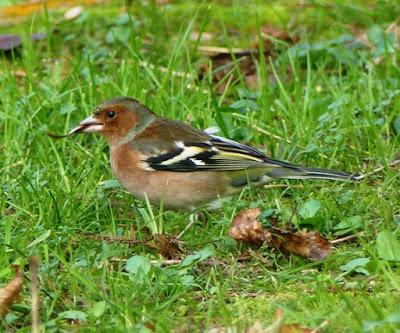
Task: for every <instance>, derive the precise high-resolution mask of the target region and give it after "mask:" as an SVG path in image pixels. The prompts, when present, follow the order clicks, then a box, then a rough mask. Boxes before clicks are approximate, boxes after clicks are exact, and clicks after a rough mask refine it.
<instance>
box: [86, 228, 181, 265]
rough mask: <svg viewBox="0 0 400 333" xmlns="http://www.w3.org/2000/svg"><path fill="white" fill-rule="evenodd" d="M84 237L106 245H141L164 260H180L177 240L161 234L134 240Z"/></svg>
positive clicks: (101, 236)
mask: <svg viewBox="0 0 400 333" xmlns="http://www.w3.org/2000/svg"><path fill="white" fill-rule="evenodd" d="M84 235H85V236H87V237H89V238H91V239H94V240H97V241H102V242H107V243H115V242H120V243H126V244H129V245H133V246H135V245H142V246H145V247H147V248H149V249H153V250H156V251H157V252H158V253H159V254H161V256H163V257H164V258H165V259H180V258H181V254H182V251H181V250H180V248H179V244H178V242H179V241H178V240H177V239H176V237H173V236H167V235H163V234H155V235H150V236H149V237H148V238H146V239H143V240H142V239H136V238H135V236H134V235H133V236H132V237H123V236H103V235H98V234H92V233H84Z"/></svg>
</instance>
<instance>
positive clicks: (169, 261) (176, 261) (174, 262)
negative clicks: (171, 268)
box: [150, 259, 182, 266]
mask: <svg viewBox="0 0 400 333" xmlns="http://www.w3.org/2000/svg"><path fill="white" fill-rule="evenodd" d="M150 262H151V263H152V264H158V263H160V261H159V260H151V261H150ZM181 262H182V259H166V260H163V261H161V265H163V266H167V265H177V264H180V263H181Z"/></svg>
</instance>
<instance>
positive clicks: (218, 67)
mask: <svg viewBox="0 0 400 333" xmlns="http://www.w3.org/2000/svg"><path fill="white" fill-rule="evenodd" d="M261 38H262V45H263V49H264V51H263V53H264V56H265V57H269V56H271V55H273V53H274V52H275V51H276V49H275V47H274V42H273V40H274V39H275V40H280V41H283V42H286V43H294V42H297V41H298V40H299V38H298V36H291V35H289V34H288V33H287V32H286V31H283V30H280V29H277V28H274V27H265V28H263V29H262V30H261ZM254 40H255V42H254V43H253V44H252V48H250V49H247V50H246V49H235V48H233V49H227V48H224V47H215V46H199V47H198V50H199V51H200V52H203V53H204V54H206V55H207V56H208V57H209V62H208V63H206V64H202V65H201V66H200V68H199V74H198V75H199V78H200V79H202V78H203V77H205V76H206V75H207V74H209V73H210V71H211V75H212V82H213V83H214V84H215V85H217V87H216V90H217V93H219V94H222V93H223V92H224V91H225V89H226V85H227V83H228V82H229V81H230V80H228V78H229V77H231V79H232V81H233V82H236V81H238V80H239V78H240V77H241V76H242V77H243V80H244V81H245V82H246V84H247V86H248V87H249V88H251V89H256V88H258V87H259V85H260V81H259V75H258V73H257V61H258V58H259V55H260V52H259V41H258V37H255V38H254ZM286 76H287V77H291V73H290V72H288V73H286ZM269 81H270V82H275V77H274V75H273V74H272V73H269Z"/></svg>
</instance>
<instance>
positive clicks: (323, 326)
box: [310, 320, 329, 333]
mask: <svg viewBox="0 0 400 333" xmlns="http://www.w3.org/2000/svg"><path fill="white" fill-rule="evenodd" d="M328 324H329V320H324V321H323V322H322V323H321V324H320V325H319V326H318V327H317V328H314V329H313V330H312V331H311V332H310V333H318V332H321V330H322V329H323V328H325V327H326V326H328Z"/></svg>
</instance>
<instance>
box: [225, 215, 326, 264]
mask: <svg viewBox="0 0 400 333" xmlns="http://www.w3.org/2000/svg"><path fill="white" fill-rule="evenodd" d="M260 214H261V209H260V208H250V209H247V210H245V211H242V212H240V213H239V214H238V215H236V216H235V218H234V219H233V222H232V226H231V228H230V229H229V236H230V237H232V238H233V239H235V240H237V241H241V242H247V243H252V244H256V245H261V244H263V243H264V242H266V243H267V244H268V246H270V247H273V248H276V249H278V250H281V251H283V252H285V253H294V254H297V255H299V256H301V257H304V258H308V259H310V260H321V259H324V258H326V257H327V256H328V255H329V254H330V252H331V251H332V245H331V243H330V242H329V241H328V240H327V239H325V238H324V237H322V236H321V235H320V234H319V233H317V232H316V231H311V232H304V231H302V232H295V233H293V232H290V231H287V230H283V229H280V228H276V227H272V228H269V229H265V228H264V227H263V226H262V224H261V222H260V221H258V219H257V218H258V216H259V215H260Z"/></svg>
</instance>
